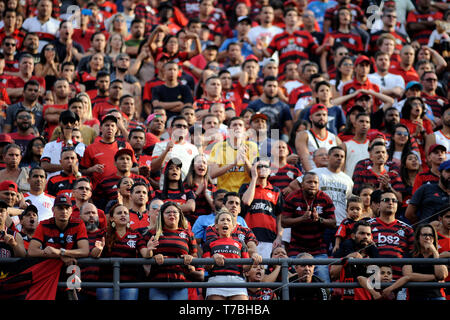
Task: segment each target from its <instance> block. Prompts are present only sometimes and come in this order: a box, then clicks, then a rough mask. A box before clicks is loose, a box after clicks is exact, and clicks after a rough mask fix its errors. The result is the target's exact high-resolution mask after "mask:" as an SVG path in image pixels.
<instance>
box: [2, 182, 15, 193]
mask: <svg viewBox="0 0 450 320" xmlns="http://www.w3.org/2000/svg"><path fill="white" fill-rule="evenodd" d="M8 190H12V191H15V192H19V188H18V187H17V184H16V183H15V182H14V181H12V180H5V181H2V182H1V183H0V191H8Z"/></svg>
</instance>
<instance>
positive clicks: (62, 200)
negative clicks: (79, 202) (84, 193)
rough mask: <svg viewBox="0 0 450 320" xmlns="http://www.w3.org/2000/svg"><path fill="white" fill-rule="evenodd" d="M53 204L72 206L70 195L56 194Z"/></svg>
mask: <svg viewBox="0 0 450 320" xmlns="http://www.w3.org/2000/svg"><path fill="white" fill-rule="evenodd" d="M53 205H55V206H68V207H71V206H72V201H71V200H70V197H68V196H67V195H66V194H60V195H58V196H56V198H55V202H54V203H53Z"/></svg>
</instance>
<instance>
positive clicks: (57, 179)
mask: <svg viewBox="0 0 450 320" xmlns="http://www.w3.org/2000/svg"><path fill="white" fill-rule="evenodd" d="M77 179H78V178H77V177H75V176H74V175H73V174H71V175H68V174H67V173H65V172H64V171H61V173H60V174H58V175H56V176H53V177H51V178H50V179H48V181H47V186H46V190H45V192H46V193H48V194H50V195H52V196H54V197H56V196H58V195H60V194H67V196H69V197H71V198H72V190H73V185H74V184H75V181H76V180H77Z"/></svg>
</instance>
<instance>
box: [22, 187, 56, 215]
mask: <svg viewBox="0 0 450 320" xmlns="http://www.w3.org/2000/svg"><path fill="white" fill-rule="evenodd" d="M23 197H24V198H25V200H30V201H31V203H32V204H33V205H35V206H36V208H37V209H38V216H39V222H41V221H42V220H46V219H50V218H51V217H53V211H52V208H53V203H54V202H55V197H54V196H51V195H49V194H46V193H45V192H43V193H41V194H40V195H38V196H35V195H32V194H31V193H28V192H27V193H25V194H24V195H23Z"/></svg>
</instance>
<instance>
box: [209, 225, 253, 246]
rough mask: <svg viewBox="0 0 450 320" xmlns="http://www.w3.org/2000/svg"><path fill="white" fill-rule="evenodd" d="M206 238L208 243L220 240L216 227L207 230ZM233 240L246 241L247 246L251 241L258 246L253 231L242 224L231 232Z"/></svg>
mask: <svg viewBox="0 0 450 320" xmlns="http://www.w3.org/2000/svg"><path fill="white" fill-rule="evenodd" d="M205 237H206V238H205V241H206V242H208V241H213V240H215V239H219V232H218V231H217V229H216V227H215V226H214V225H212V226H208V227H207V228H206V230H205ZM231 238H233V239H234V240H240V241H244V243H245V244H248V243H249V242H250V241H253V242H254V243H255V244H258V239H256V236H255V234H254V233H253V231H252V229H250V228H246V227H243V226H241V225H240V224H238V225H237V226H236V228H234V230H233V232H231Z"/></svg>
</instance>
